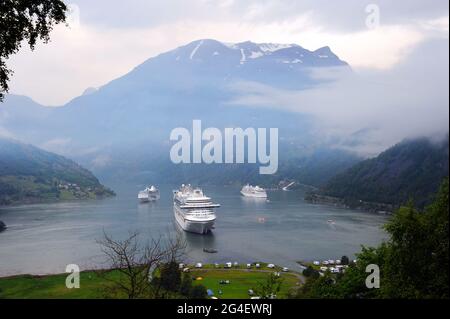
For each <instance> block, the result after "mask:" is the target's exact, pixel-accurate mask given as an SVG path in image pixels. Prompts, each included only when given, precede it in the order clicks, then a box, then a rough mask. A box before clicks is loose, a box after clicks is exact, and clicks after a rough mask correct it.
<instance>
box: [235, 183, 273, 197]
mask: <svg viewBox="0 0 450 319" xmlns="http://www.w3.org/2000/svg"><path fill="white" fill-rule="evenodd" d="M241 194H242V195H244V196H246V197H256V198H267V193H266V190H265V189H264V188H262V187H259V186H252V185H249V184H247V185H245V186H244V187H242V189H241Z"/></svg>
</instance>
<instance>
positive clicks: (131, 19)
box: [8, 0, 449, 105]
mask: <svg viewBox="0 0 450 319" xmlns="http://www.w3.org/2000/svg"><path fill="white" fill-rule="evenodd" d="M68 3H70V4H71V8H72V14H71V16H70V18H69V23H70V27H65V26H59V27H57V28H56V29H55V30H54V33H53V34H52V41H51V43H50V44H47V45H44V44H41V45H38V46H37V48H36V50H35V51H34V52H30V51H29V50H28V49H25V48H24V49H22V50H21V51H20V53H19V54H17V55H15V56H13V57H11V58H10V60H9V61H8V64H9V66H10V67H12V68H13V69H14V71H15V74H14V76H13V78H12V82H11V85H10V87H11V93H15V94H23V95H27V96H30V97H32V98H33V99H34V100H36V101H37V102H39V103H41V104H44V105H61V104H64V103H65V102H67V101H69V100H70V99H72V98H74V97H76V96H78V95H80V94H81V93H82V92H83V91H84V90H85V89H86V88H88V87H98V86H101V85H103V84H105V83H107V82H109V81H110V80H112V79H114V78H117V77H119V76H121V75H123V74H125V73H127V72H128V71H130V70H131V69H132V68H133V67H135V66H136V65H138V64H139V63H141V62H143V61H145V60H146V59H148V58H150V57H152V56H154V55H156V54H158V53H161V52H164V51H167V50H170V49H173V48H175V47H177V46H180V45H183V44H186V43H188V42H191V41H193V40H196V39H201V38H213V39H217V40H221V41H226V42H241V41H246V40H251V41H254V42H276V43H297V44H299V45H301V46H303V47H305V48H307V49H316V48H319V47H321V46H325V45H328V46H330V47H331V49H332V50H333V51H334V52H335V53H336V54H337V55H338V56H339V57H340V58H341V59H343V60H345V61H347V62H348V63H350V65H351V66H352V67H353V69H354V70H355V71H357V72H359V71H365V70H382V71H386V72H389V70H390V69H392V68H395V67H396V66H397V65H399V64H400V63H402V62H404V61H405V60H407V59H408V58H409V57H410V56H411V55H412V54H413V52H414V51H415V50H417V48H419V47H420V45H421V44H422V43H424V42H427V41H429V40H432V39H440V40H442V41H446V43H448V19H449V17H448V16H449V14H448V1H447V0H402V1H398V0H396V1H391V0H380V1H373V0H371V1H363V0H345V1H329V0H326V1H325V0H306V1H298V0H285V1H280V0H248V1H242V0H241V1H237V0H190V1H184V0H183V1H182V0H170V1H169V0H166V1H146V0H128V1H119V0H96V1H92V0H73V1H71V2H69V1H68ZM370 4H376V5H377V7H374V6H370ZM368 5H369V6H368ZM367 11H369V12H367ZM377 11H379V19H373V17H375V16H374V15H375V14H376V13H377ZM377 20H378V21H379V24H377V23H376V22H377ZM432 55H433V53H432V52H431V56H430V57H429V58H430V59H432V58H433V56H432Z"/></svg>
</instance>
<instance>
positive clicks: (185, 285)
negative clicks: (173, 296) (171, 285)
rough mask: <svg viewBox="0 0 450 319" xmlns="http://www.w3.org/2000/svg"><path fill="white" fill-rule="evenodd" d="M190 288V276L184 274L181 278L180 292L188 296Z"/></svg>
mask: <svg viewBox="0 0 450 319" xmlns="http://www.w3.org/2000/svg"><path fill="white" fill-rule="evenodd" d="M191 289H192V278H191V277H190V276H189V275H187V274H185V275H184V276H183V278H182V279H181V284H180V294H181V295H182V296H185V297H189V295H190V293H191Z"/></svg>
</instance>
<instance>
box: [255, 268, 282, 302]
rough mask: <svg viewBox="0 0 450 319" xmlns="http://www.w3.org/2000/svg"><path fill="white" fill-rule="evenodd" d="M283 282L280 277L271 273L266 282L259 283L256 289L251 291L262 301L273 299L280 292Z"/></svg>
mask: <svg viewBox="0 0 450 319" xmlns="http://www.w3.org/2000/svg"><path fill="white" fill-rule="evenodd" d="M282 283H283V280H282V278H281V277H280V276H278V275H276V274H273V273H271V274H270V275H269V276H268V277H267V279H266V281H264V282H259V283H258V286H257V288H255V289H253V291H254V292H255V294H256V295H257V296H259V297H261V298H262V299H270V298H275V297H276V295H277V294H278V293H279V292H280V289H281V284H282Z"/></svg>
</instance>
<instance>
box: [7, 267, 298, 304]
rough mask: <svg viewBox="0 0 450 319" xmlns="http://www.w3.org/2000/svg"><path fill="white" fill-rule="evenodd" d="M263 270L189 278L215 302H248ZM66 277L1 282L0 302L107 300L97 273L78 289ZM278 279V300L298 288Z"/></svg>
mask: <svg viewBox="0 0 450 319" xmlns="http://www.w3.org/2000/svg"><path fill="white" fill-rule="evenodd" d="M264 270H265V269H262V271H261V270H259V271H257V270H247V269H214V268H213V267H211V266H210V265H207V266H206V267H205V269H203V270H192V272H190V273H189V275H190V276H192V277H195V278H197V277H202V278H203V279H202V280H195V281H194V282H193V284H202V285H204V286H205V287H206V288H208V289H211V290H213V292H214V294H215V296H217V297H218V298H249V295H248V289H252V288H255V287H256V286H257V285H258V283H259V282H261V281H264V280H266V278H267V276H269V274H270V271H269V270H265V271H267V272H265V271H264ZM263 271H264V272H263ZM67 275H68V274H58V275H48V276H30V275H19V276H13V277H5V278H0V298H17V299H32V298H43V299H96V298H105V297H107V294H106V291H107V288H108V285H111V283H110V282H109V281H108V280H106V279H105V278H104V277H103V276H99V275H98V274H97V273H96V272H94V271H84V272H81V273H80V288H79V289H68V288H66V285H65V281H66V277H67ZM107 276H119V273H118V272H117V271H111V272H108V274H107ZM281 277H282V278H283V283H282V287H281V291H280V294H279V295H278V297H279V298H283V297H286V295H287V293H288V292H289V290H290V289H293V288H296V287H298V282H299V279H298V277H297V276H296V275H295V274H294V273H282V274H281ZM116 278H117V277H116ZM220 280H229V281H230V284H225V285H221V284H219V281H220ZM219 289H220V290H222V292H223V293H222V294H221V295H219V293H218V292H219ZM117 298H126V296H125V295H123V296H120V295H119V296H117Z"/></svg>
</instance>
